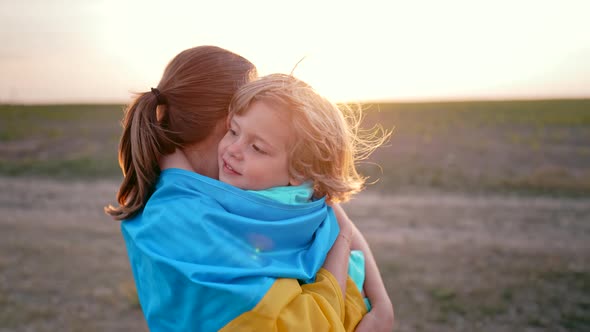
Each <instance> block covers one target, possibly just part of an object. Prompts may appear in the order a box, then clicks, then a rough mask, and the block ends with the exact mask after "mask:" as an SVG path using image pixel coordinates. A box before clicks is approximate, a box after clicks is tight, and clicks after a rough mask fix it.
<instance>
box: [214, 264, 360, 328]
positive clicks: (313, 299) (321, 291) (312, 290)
mask: <svg viewBox="0 0 590 332" xmlns="http://www.w3.org/2000/svg"><path fill="white" fill-rule="evenodd" d="M366 313H367V309H366V308H365V303H364V301H363V298H362V296H361V293H360V292H359V290H358V289H357V288H356V286H355V284H354V282H353V281H352V280H351V279H350V278H348V280H347V287H346V296H345V299H343V297H342V292H341V291H340V286H339V285H338V282H337V281H336V279H335V278H334V276H332V274H331V273H330V272H328V271H327V270H325V269H320V271H319V272H318V273H317V275H316V282H314V283H311V284H305V285H299V282H297V280H295V279H277V280H276V281H275V283H274V284H273V285H272V287H271V288H270V290H269V291H268V292H267V293H266V295H264V297H263V298H262V300H260V302H259V303H258V304H257V305H256V307H254V309H252V310H251V311H248V312H245V313H243V314H241V315H240V316H238V317H237V318H236V319H234V320H233V321H231V322H229V323H228V324H227V325H226V326H225V327H223V329H221V330H220V331H224V332H229V331H276V332H284V331H334V332H340V331H354V329H355V327H356V325H357V324H358V323H359V322H360V320H361V319H362V317H363V315H364V314H366Z"/></svg>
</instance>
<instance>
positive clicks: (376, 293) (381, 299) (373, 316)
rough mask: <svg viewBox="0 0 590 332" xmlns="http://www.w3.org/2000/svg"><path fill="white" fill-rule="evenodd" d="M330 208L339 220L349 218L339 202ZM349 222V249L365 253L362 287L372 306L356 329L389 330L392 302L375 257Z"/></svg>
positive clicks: (391, 320) (390, 328)
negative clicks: (363, 284) (363, 285)
mask: <svg viewBox="0 0 590 332" xmlns="http://www.w3.org/2000/svg"><path fill="white" fill-rule="evenodd" d="M332 208H333V209H334V212H335V213H336V217H337V218H338V219H339V220H340V219H347V220H350V219H349V218H348V216H347V215H346V212H344V209H342V207H341V206H340V205H339V204H333V205H332ZM350 224H351V225H352V244H351V249H357V250H361V251H362V252H363V254H364V255H365V287H364V289H365V294H366V295H367V297H368V298H369V301H370V302H371V307H372V309H371V311H370V312H369V313H367V314H366V315H365V316H364V317H363V319H362V320H361V322H360V324H359V325H358V326H357V329H356V331H391V330H392V329H393V321H394V313H393V304H392V303H391V300H390V299H389V295H388V293H387V289H386V288H385V285H384V283H383V279H382V278H381V273H380V272H379V268H378V267H377V263H376V262H375V257H374V256H373V253H372V252H371V249H370V248H369V244H368V243H367V241H366V240H365V237H364V236H363V235H362V233H361V232H360V231H359V230H358V228H357V227H356V226H355V225H354V223H352V222H350Z"/></svg>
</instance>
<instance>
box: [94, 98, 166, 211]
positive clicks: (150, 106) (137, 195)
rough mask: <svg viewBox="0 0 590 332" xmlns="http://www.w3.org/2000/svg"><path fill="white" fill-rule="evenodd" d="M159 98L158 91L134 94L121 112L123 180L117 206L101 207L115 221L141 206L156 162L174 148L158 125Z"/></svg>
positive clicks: (156, 169) (157, 171)
mask: <svg viewBox="0 0 590 332" xmlns="http://www.w3.org/2000/svg"><path fill="white" fill-rule="evenodd" d="M154 90H155V91H157V93H155V92H154ZM162 98H163V97H162V95H161V93H160V92H159V90H156V89H152V92H146V93H143V94H140V95H138V96H137V98H136V99H135V100H134V102H133V103H132V104H131V105H130V106H129V107H128V108H127V110H126V111H125V117H124V118H123V123H122V125H123V134H122V136H121V141H120V143H119V166H120V167H121V170H122V171H123V177H124V178H123V183H122V184H121V186H120V188H119V192H118V193H117V202H118V203H119V205H120V206H119V207H113V206H111V205H109V206H107V207H106V208H105V212H106V213H107V214H109V215H111V216H112V217H113V218H115V219H117V220H123V219H127V218H130V217H133V216H134V215H135V214H136V213H137V212H139V210H140V209H141V208H142V207H143V206H144V205H145V203H146V201H147V199H148V198H149V196H150V195H151V194H152V191H153V188H154V184H155V183H156V179H157V178H158V175H159V174H160V167H159V165H158V161H159V160H160V158H161V157H162V156H163V155H165V154H169V153H172V152H173V151H174V149H175V147H176V145H177V144H176V143H175V142H173V140H171V139H170V138H169V137H168V134H170V132H169V131H167V130H166V129H165V128H163V127H162V126H161V125H160V124H159V122H158V116H157V108H158V107H159V106H158V104H161V103H162ZM160 107H166V105H162V106H160Z"/></svg>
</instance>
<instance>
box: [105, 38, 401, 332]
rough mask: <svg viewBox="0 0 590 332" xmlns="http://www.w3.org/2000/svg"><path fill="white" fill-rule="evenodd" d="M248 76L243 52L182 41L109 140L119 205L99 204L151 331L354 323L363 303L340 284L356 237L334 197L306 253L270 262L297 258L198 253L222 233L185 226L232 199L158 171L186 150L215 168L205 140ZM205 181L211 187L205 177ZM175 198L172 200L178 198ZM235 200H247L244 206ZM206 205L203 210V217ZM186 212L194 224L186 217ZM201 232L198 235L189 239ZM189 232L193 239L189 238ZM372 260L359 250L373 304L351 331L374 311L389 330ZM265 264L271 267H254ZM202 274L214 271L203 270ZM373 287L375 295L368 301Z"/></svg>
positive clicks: (218, 128)
mask: <svg viewBox="0 0 590 332" xmlns="http://www.w3.org/2000/svg"><path fill="white" fill-rule="evenodd" d="M255 76H256V70H255V67H254V66H253V65H252V64H251V63H250V62H249V61H247V60H246V59H244V58H242V57H240V56H238V55H236V54H234V53H231V52H229V51H227V50H224V49H221V48H218V47H213V46H201V47H196V48H192V49H188V50H185V51H183V52H181V53H180V54H179V55H177V56H176V57H175V58H174V59H173V60H172V61H171V62H170V63H169V64H168V66H167V68H166V70H165V72H164V75H163V77H162V79H161V81H160V83H159V85H158V88H157V89H152V91H151V92H146V93H143V94H140V95H138V97H137V98H136V99H135V101H134V102H133V103H132V104H131V105H130V107H129V108H128V110H127V112H126V115H125V119H124V121H123V127H124V130H123V135H122V138H121V144H120V150H119V162H120V165H121V168H122V170H123V174H124V180H123V183H122V184H121V187H120V190H119V193H118V195H117V200H118V202H119V204H120V206H119V207H112V206H109V207H107V208H106V212H107V213H108V214H109V215H111V216H112V217H113V218H115V219H118V220H125V221H124V222H123V223H122V226H121V227H122V231H123V234H124V237H125V241H126V244H127V249H128V253H129V257H130V261H131V266H132V270H133V272H134V277H135V280H136V285H137V289H138V294H139V298H140V302H141V305H142V309H143V311H144V315H145V317H146V320H147V322H148V326H149V327H150V329H152V330H156V331H168V330H170V331H179V330H195V329H197V330H199V329H202V330H218V329H224V330H228V331H229V330H234V329H239V330H247V329H248V328H250V329H252V330H268V329H276V330H310V329H313V330H334V331H344V330H353V329H354V328H355V326H356V325H357V324H358V322H359V321H360V320H361V318H362V316H363V314H364V313H365V312H364V311H362V308H360V307H361V306H363V307H364V305H363V302H362V297H361V295H360V294H359V293H358V291H356V293H355V292H353V291H354V287H347V284H348V283H350V280H349V279H348V278H347V269H348V254H349V251H350V245H351V241H353V240H354V241H355V242H359V244H360V246H361V247H362V246H366V241H364V239H363V238H362V236H361V235H360V233H359V232H358V230H357V229H356V228H355V227H354V225H353V224H352V223H351V222H350V221H349V220H348V218H347V217H346V215H345V214H344V213H343V211H342V209H341V208H340V207H339V206H336V207H334V209H335V211H336V214H337V215H338V225H337V226H336V227H331V228H330V227H328V226H329V225H330V215H331V214H330V213H331V212H330V210H329V208H327V207H325V206H319V205H318V209H319V210H318V211H320V212H321V213H326V216H327V217H326V221H325V222H323V223H321V224H317V225H315V226H314V227H317V229H312V230H313V231H314V232H312V233H310V234H311V235H312V236H309V238H307V240H309V241H315V242H313V243H312V242H310V243H308V244H312V245H309V246H307V247H306V248H312V249H309V252H306V255H305V257H306V258H309V257H312V258H313V259H304V260H302V259H296V260H292V259H293V257H295V256H289V257H287V258H285V259H286V260H285V261H280V260H279V261H278V262H280V263H281V264H282V263H285V262H297V264H299V265H294V266H291V265H288V264H283V265H280V264H279V265H280V267H281V268H280V269H278V270H277V269H275V270H272V269H268V270H266V268H267V266H265V265H260V263H256V264H258V265H256V264H255V263H248V264H250V265H248V264H246V265H244V264H245V263H244V260H243V259H242V260H240V261H236V262H235V264H233V263H232V264H229V263H227V262H226V261H224V259H229V258H228V257H230V256H231V254H225V255H220V254H219V252H218V251H216V250H211V252H209V253H208V254H207V255H201V254H199V252H203V249H207V250H209V249H211V248H212V247H210V246H208V245H209V244H208V241H209V240H212V239H214V238H216V237H217V234H224V232H220V233H219V232H212V233H208V232H207V231H204V232H196V231H195V229H194V228H193V227H192V226H197V227H201V226H202V225H207V222H211V224H212V225H214V227H219V224H221V223H220V222H219V220H227V221H228V225H230V226H228V229H229V228H231V225H233V224H232V219H231V218H232V217H231V215H230V214H220V213H219V211H220V209H225V210H230V209H231V208H232V206H233V204H235V203H234V202H235V200H228V201H227V202H226V203H227V204H228V205H226V206H222V207H221V208H220V209H217V210H214V212H215V213H213V212H211V211H209V210H207V209H213V208H212V207H211V206H212V205H215V204H224V203H223V202H222V203H220V201H223V199H224V197H218V198H215V197H214V198H211V197H210V195H211V194H212V193H211V192H210V191H209V192H207V193H206V194H203V193H202V192H201V193H199V192H196V191H191V190H192V189H190V188H188V189H187V188H186V187H180V186H178V185H176V184H175V183H174V181H166V179H170V176H168V175H166V174H170V173H171V172H169V171H167V170H170V169H173V168H178V167H180V166H181V163H182V161H183V160H188V163H189V164H190V168H191V169H192V170H194V171H195V172H196V173H198V174H200V175H204V176H206V177H210V178H213V179H215V178H217V176H218V167H217V159H216V150H217V145H218V143H219V141H220V140H221V138H222V137H223V135H224V134H225V132H226V127H225V118H226V116H227V109H228V106H229V103H230V100H231V98H232V96H233V94H234V93H235V91H236V90H237V88H238V87H239V86H240V85H242V84H244V83H245V82H247V81H249V80H251V79H252V78H254V77H255ZM211 182H212V186H213V187H215V186H216V184H215V183H214V180H212V181H211ZM187 190H188V191H187ZM208 190H209V189H208ZM225 198H227V197H225ZM184 199H187V200H186V201H184ZM183 202H184V203H186V205H182V204H183ZM174 204H176V206H175V205H174ZM178 204H181V205H180V206H182V208H177V207H178ZM242 207H243V208H248V209H249V208H251V209H255V207H254V205H252V204H249V205H248V206H242ZM203 211H206V212H207V213H205V214H204V212H203ZM210 212H211V213H210ZM255 213H256V212H255ZM211 215H214V217H212V218H213V219H212V220H208V219H207V218H211ZM224 218H225V219H224ZM195 220H198V222H199V223H198V224H194V223H193V222H194V221H195ZM332 222H335V221H334V220H332ZM191 223H193V224H191ZM187 225H191V227H187ZM306 225H308V224H306ZM244 227H251V224H247V225H244ZM234 228H235V227H234ZM224 231H227V229H225V230H224ZM191 232H192V233H191ZM188 234H192V235H194V236H192V235H191V236H187V235H188ZM203 234H206V236H205V237H204V238H201V239H200V240H199V239H198V238H199V237H200V236H202V235H203ZM211 234H212V235H211ZM232 236H234V237H230V238H231V239H237V241H235V243H237V244H239V243H241V242H240V240H242V237H243V236H245V235H244V232H236V233H235V234H232ZM269 236H270V237H272V234H271V235H269ZM262 238H263V239H264V237H262ZM321 239H324V241H320V240H321ZM217 240H219V238H217ZM258 240H259V239H258ZM258 240H256V241H258ZM195 242H196V244H197V246H196V247H192V246H191V244H194V243H195ZM212 243H213V242H212ZM231 245H233V242H232V244H231ZM195 248H196V250H194V249H195ZM367 249H368V248H366V250H365V252H367ZM328 251H329V252H328ZM369 252H370V251H369ZM295 254H297V253H295ZM195 257H197V258H195ZM324 258H325V260H324ZM199 259H201V260H199ZM289 259H291V260H289ZM321 262H323V266H322V267H321V269H320V266H318V264H321ZM372 263H373V264H374V259H373V258H372V256H370V255H368V257H367V285H368V286H369V285H372V286H370V287H368V288H367V289H366V291H367V296H368V297H369V298H370V299H371V302H372V303H373V307H374V310H373V311H371V313H370V314H367V315H366V316H365V317H367V319H363V321H362V323H361V324H360V325H359V329H363V328H365V329H366V330H375V329H374V327H375V323H376V321H377V319H376V318H380V319H381V320H383V321H384V322H385V323H384V324H378V325H379V326H380V327H381V328H385V329H389V330H391V326H392V323H393V310H392V307H391V302H390V301H389V298H388V297H387V295H386V292H385V291H384V287H383V283H382V281H381V279H380V276H379V275H378V273H376V275H375V273H373V274H371V273H370V268H371V264H372ZM240 264H242V265H240ZM236 266H239V267H240V269H236ZM271 266H272V264H271ZM285 266H287V268H286V270H288V271H287V272H285V270H284V269H283V268H284V267H285ZM261 267H264V269H261ZM275 267H276V264H275ZM228 271H229V272H228ZM266 271H272V275H270V274H271V272H268V273H269V275H268V276H265V275H261V274H260V273H266ZM277 271H278V272H277ZM275 272H276V273H275ZM284 272H285V273H284ZM310 272H312V275H308V274H309V273H310ZM315 272H317V274H316V275H314V273H315ZM216 273H217V274H216ZM240 273H242V274H240ZM256 273H258V274H256ZM281 273H283V274H281ZM254 274H256V275H254ZM211 275H215V276H216V277H215V278H210V279H207V278H208V276H211ZM301 275H304V276H309V277H310V278H309V281H312V282H310V283H307V284H304V285H302V286H300V285H299V282H298V281H297V279H305V278H300V276H301ZM281 276H289V277H281ZM372 294H373V295H374V294H379V295H378V296H376V299H374V298H371V296H372ZM383 294H385V296H384V295H383ZM244 299H246V300H244ZM270 308H272V310H270ZM261 317H262V318H261ZM370 317H373V318H370Z"/></svg>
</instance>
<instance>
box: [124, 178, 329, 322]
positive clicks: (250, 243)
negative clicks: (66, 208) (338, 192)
mask: <svg viewBox="0 0 590 332" xmlns="http://www.w3.org/2000/svg"><path fill="white" fill-rule="evenodd" d="M121 230H122V233H123V237H124V239H125V243H126V245H127V251H128V254H129V259H130V263H131V268H132V270H133V275H134V278H135V282H136V286H137V291H138V295H139V300H140V303H141V306H142V309H143V312H144V315H145V317H146V320H147V323H148V326H149V328H150V330H151V331H188V330H191V331H197V330H198V331H217V330H218V329H220V328H222V327H223V326H224V325H225V324H227V323H228V322H230V321H231V320H232V319H234V318H236V317H237V316H239V315H240V314H242V313H244V312H246V311H249V310H251V309H252V308H254V306H256V304H257V303H258V302H259V301H260V300H261V299H262V297H263V296H264V295H265V293H266V292H267V291H268V290H269V289H270V287H271V285H272V284H273V283H274V281H275V279H276V278H294V279H299V280H301V281H303V282H310V281H313V280H314V277H315V274H316V273H317V271H318V270H319V269H320V268H321V266H322V265H323V263H324V259H325V257H326V255H327V253H328V251H329V249H330V248H331V246H332V244H333V243H334V241H335V240H336V237H337V235H338V232H339V228H338V223H337V221H336V217H335V216H334V213H333V212H332V209H331V208H330V207H329V206H327V205H326V203H325V201H324V199H321V200H317V201H313V202H309V203H306V204H298V205H287V204H283V203H278V202H276V201H273V200H271V199H268V198H265V197H262V196H259V195H256V194H254V193H250V192H247V191H244V190H241V189H238V188H235V187H232V186H230V185H227V184H225V183H222V182H219V181H217V180H213V179H210V178H207V177H204V176H201V175H199V174H196V173H194V172H189V171H185V170H181V169H166V170H164V171H162V173H161V174H160V178H159V180H158V183H157V186H156V190H155V192H154V194H153V195H152V196H151V198H150V199H149V201H148V203H147V204H146V206H145V208H144V209H143V211H142V212H141V213H139V214H138V215H137V216H136V217H134V218H132V219H128V220H125V221H123V223H122V224H121Z"/></svg>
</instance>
